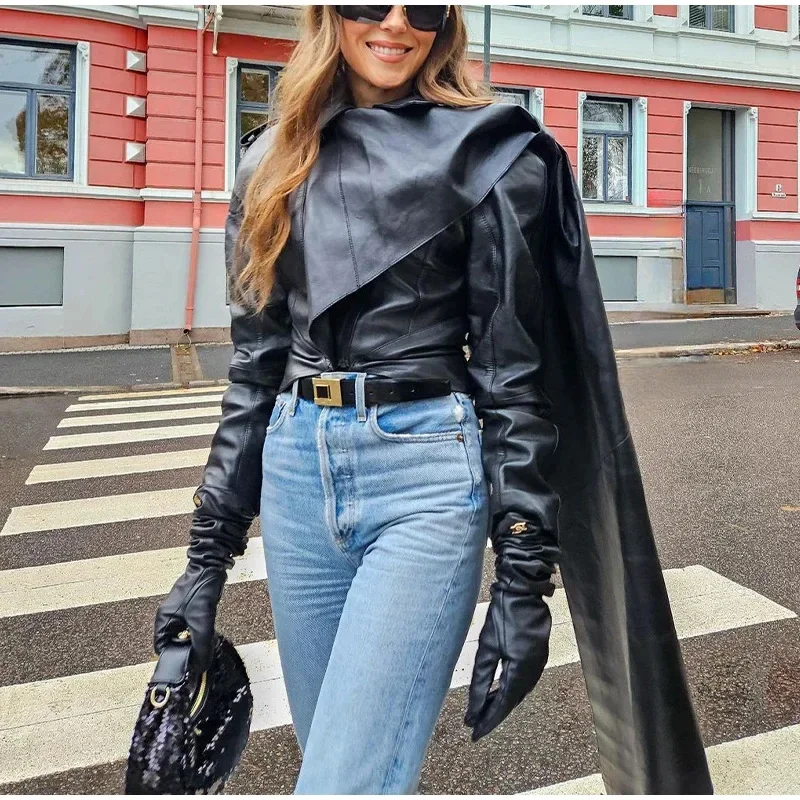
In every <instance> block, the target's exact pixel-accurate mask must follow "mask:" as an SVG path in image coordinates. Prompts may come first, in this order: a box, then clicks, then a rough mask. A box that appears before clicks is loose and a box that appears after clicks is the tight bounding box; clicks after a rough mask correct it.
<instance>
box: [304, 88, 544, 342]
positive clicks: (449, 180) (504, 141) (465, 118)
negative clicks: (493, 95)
mask: <svg viewBox="0 0 800 800" xmlns="http://www.w3.org/2000/svg"><path fill="white" fill-rule="evenodd" d="M344 108H349V109H350V110H349V111H348V112H347V113H346V114H343V115H341V116H340V114H341V111H342V110H344ZM326 110H327V114H326V118H327V123H330V122H331V121H332V120H333V118H334V117H336V116H338V119H337V120H336V124H335V125H333V126H331V127H330V128H329V130H328V131H327V132H326V135H325V136H323V141H322V143H321V147H320V154H319V157H318V159H317V162H316V163H315V165H314V167H313V168H312V171H311V173H310V174H309V176H308V180H307V184H306V191H305V194H304V203H303V206H304V208H303V218H304V219H303V253H304V261H305V270H306V279H307V291H308V299H309V325H311V326H312V327H313V323H314V321H315V320H316V319H317V318H318V317H319V316H320V315H321V314H322V313H323V312H325V311H326V310H327V309H328V308H330V307H331V306H332V305H333V304H334V303H336V302H337V301H338V300H340V299H342V298H344V297H346V296H347V295H350V294H352V293H353V292H354V291H356V290H357V289H358V288H359V287H361V286H363V285H365V284H366V283H368V282H369V281H371V280H373V279H374V278H376V277H377V276H378V275H380V274H381V273H382V272H383V271H385V270H386V269H388V268H389V267H391V266H392V265H393V264H395V263H397V261H399V260H400V259H402V258H403V257H405V256H406V255H408V254H409V253H411V252H413V251H414V250H415V249H417V248H419V247H420V246H422V245H423V244H425V243H426V242H427V241H428V240H429V239H431V238H432V237H433V236H435V235H436V234H437V233H439V232H440V231H442V230H444V229H445V228H446V227H447V226H448V225H449V224H450V223H452V222H453V221H455V220H456V219H458V218H459V217H460V216H462V215H463V214H465V213H466V212H468V211H469V210H470V209H471V208H473V207H474V206H475V205H477V203H479V202H480V201H481V200H482V199H483V197H485V196H486V194H487V193H488V192H489V190H490V189H491V187H492V186H493V185H494V183H495V182H496V181H497V180H498V179H499V178H500V176H501V175H502V174H503V173H504V172H505V171H506V169H508V167H509V166H510V165H511V163H512V162H513V161H514V159H515V158H516V157H517V156H518V155H519V154H520V152H521V151H522V150H523V149H524V148H525V146H526V145H527V144H528V142H529V141H530V140H531V139H532V138H533V136H534V135H535V133H536V131H537V130H538V129H539V126H538V123H537V122H536V121H535V119H534V118H533V117H531V115H530V114H529V113H528V112H526V111H525V110H524V109H522V108H521V107H519V106H516V105H511V104H507V103H502V104H494V105H491V106H486V107H478V108H474V109H456V108H450V107H448V106H440V105H438V104H436V103H433V102H432V101H429V100H426V99H424V98H422V97H420V96H419V95H416V94H414V93H411V94H409V95H407V96H406V97H403V98H400V99H398V100H394V101H390V102H388V103H381V104H377V105H375V106H373V107H372V108H358V107H354V106H352V105H347V106H342V105H341V104H339V103H338V102H336V101H334V102H333V103H332V104H331V105H330V106H328V109H326Z"/></svg>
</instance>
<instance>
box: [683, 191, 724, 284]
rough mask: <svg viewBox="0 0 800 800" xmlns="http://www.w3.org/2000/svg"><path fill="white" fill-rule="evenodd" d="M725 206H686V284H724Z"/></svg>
mask: <svg viewBox="0 0 800 800" xmlns="http://www.w3.org/2000/svg"><path fill="white" fill-rule="evenodd" d="M725 216H726V214H725V206H723V205H720V206H712V205H702V206H690V205H687V206H686V288H687V289H723V288H724V287H725V251H726V249H727V248H726V246H725V245H726V241H725V234H726V228H725Z"/></svg>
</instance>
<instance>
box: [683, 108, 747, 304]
mask: <svg viewBox="0 0 800 800" xmlns="http://www.w3.org/2000/svg"><path fill="white" fill-rule="evenodd" d="M686 135H687V142H686V249H685V256H686V260H685V263H686V290H687V297H686V299H687V302H728V303H733V302H736V300H735V297H736V275H735V272H736V269H735V259H736V256H735V250H734V239H735V219H736V211H735V205H734V197H733V188H734V163H733V138H734V137H733V113H732V112H731V111H729V110H727V109H719V108H692V109H690V111H689V116H688V119H687V124H686ZM691 293H694V296H691Z"/></svg>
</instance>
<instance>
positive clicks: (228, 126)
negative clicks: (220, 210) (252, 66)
mask: <svg viewBox="0 0 800 800" xmlns="http://www.w3.org/2000/svg"><path fill="white" fill-rule="evenodd" d="M238 70H239V59H238V58H231V57H230V56H228V57H227V58H226V59H225V183H224V186H225V189H226V191H230V190H231V189H233V179H234V177H235V171H236V146H237V142H236V73H237V72H238Z"/></svg>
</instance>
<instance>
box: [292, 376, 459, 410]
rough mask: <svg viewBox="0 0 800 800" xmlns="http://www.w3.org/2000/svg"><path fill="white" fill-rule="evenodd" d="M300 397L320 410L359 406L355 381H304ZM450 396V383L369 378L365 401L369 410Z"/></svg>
mask: <svg viewBox="0 0 800 800" xmlns="http://www.w3.org/2000/svg"><path fill="white" fill-rule="evenodd" d="M299 380H300V386H299V387H298V390H297V393H298V395H299V396H300V397H302V398H304V399H305V400H313V402H315V403H316V404H317V405H318V406H354V405H355V404H356V380H355V378H300V379H299ZM445 394H450V381H449V380H446V379H438V378H437V379H434V378H431V379H428V380H419V381H412V380H393V379H391V378H367V379H366V380H365V382H364V400H365V401H366V404H367V405H368V406H374V405H376V404H377V403H398V402H401V401H404V400H421V399H424V398H427V397H440V396H442V395H445Z"/></svg>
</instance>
